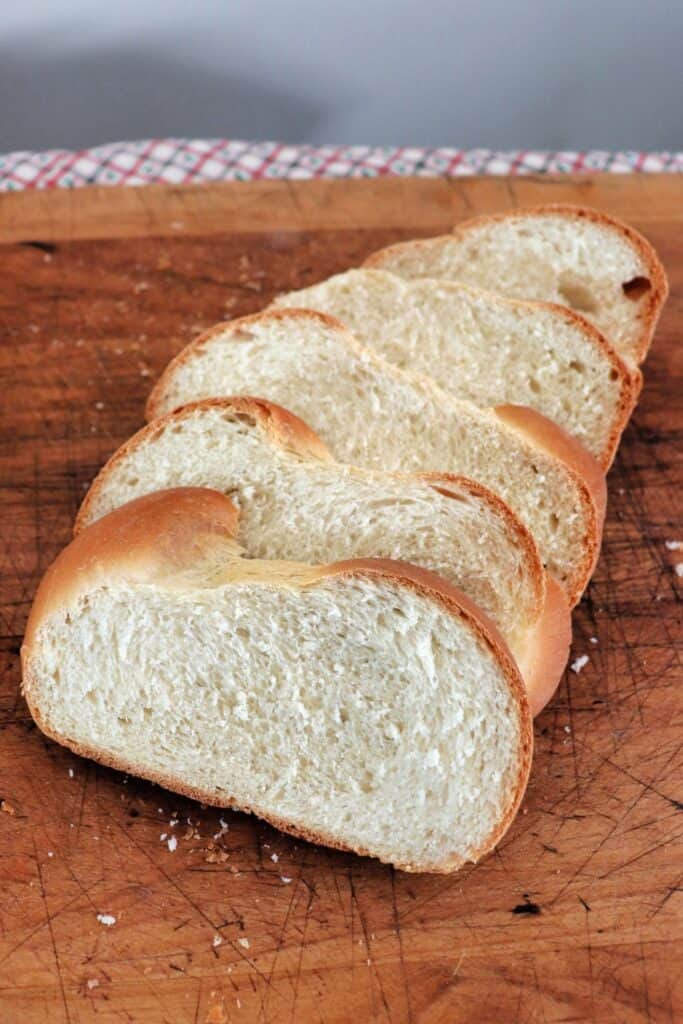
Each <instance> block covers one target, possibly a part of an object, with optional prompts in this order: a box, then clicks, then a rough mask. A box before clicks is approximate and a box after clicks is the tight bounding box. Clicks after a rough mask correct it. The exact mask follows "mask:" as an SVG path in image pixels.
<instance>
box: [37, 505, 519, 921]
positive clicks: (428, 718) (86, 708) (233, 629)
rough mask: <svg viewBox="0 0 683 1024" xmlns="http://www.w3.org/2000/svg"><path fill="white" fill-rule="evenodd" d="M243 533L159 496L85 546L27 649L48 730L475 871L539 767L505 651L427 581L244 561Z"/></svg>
mask: <svg viewBox="0 0 683 1024" xmlns="http://www.w3.org/2000/svg"><path fill="white" fill-rule="evenodd" d="M234 525H235V515H234V510H233V509H232V506H231V505H230V502H229V501H228V500H227V499H226V498H224V497H223V496H222V495H219V494H217V493H215V492H211V491H204V490H181V491H170V492H169V491H167V492H162V493H160V494H159V493H157V494H154V495H151V496H148V497H146V498H142V499H139V500H138V501H137V502H133V503H131V504H129V505H127V506H124V507H123V508H121V509H119V510H117V511H116V512H113V513H111V515H110V516H108V517H106V518H104V519H102V520H100V521H98V522H97V523H95V524H94V525H93V526H91V527H90V528H89V529H87V530H85V531H84V532H83V533H81V534H80V535H79V536H78V537H77V538H76V540H75V541H74V542H73V543H72V544H71V545H70V546H69V548H67V549H66V550H65V551H64V552H63V553H62V555H61V556H60V558H59V559H58V560H57V562H56V563H55V564H54V565H53V566H52V568H51V569H50V570H49V572H48V574H47V575H46V577H45V579H44V581H43V583H42V585H41V587H40V588H39V591H38V595H37V597H36V601H35V604H34V607H33V610H32V613H31V617H30V620H29V625H28V628H27V634H26V638H25V644H24V647H23V649H22V664H23V685H24V691H25V695H26V698H27V701H28V703H29V707H30V709H31V712H32V714H33V716H34V718H35V719H36V721H37V723H38V724H39V726H40V727H41V728H42V729H43V730H44V731H45V732H46V733H47V734H48V735H50V736H52V737H53V738H55V739H57V740H58V741H59V742H62V743H64V744H66V745H67V746H69V747H70V748H71V749H73V750H75V751H76V752H77V753H81V754H85V755H87V756H91V757H94V758H96V759H97V760H99V761H101V762H102V763H104V764H109V765H112V766H114V767H118V768H121V769H123V770H125V771H128V772H131V773H134V774H138V775H141V776H143V777H145V778H149V779H152V780H154V781H157V782H160V783H161V784H163V785H166V786H168V787H169V788H171V789H174V790H176V791H178V792H182V793H186V794H187V795H190V796H193V797H195V798H196V799H199V800H202V801H204V802H205V803H212V804H216V805H220V806H229V805H230V806H235V807H238V808H243V809H248V810H251V811H253V812H254V813H256V814H258V815H260V816H262V817H264V818H266V819H268V820H270V821H271V822H273V823H274V824H276V825H279V826H280V827H282V828H284V829H286V830H289V831H292V832H294V833H297V834H300V835H303V836H304V837H307V838H313V839H314V840H316V841H319V842H323V843H327V844H329V845H332V846H340V847H343V848H349V849H354V850H356V851H358V852H364V853H368V854H371V855H372V856H375V857H379V858H381V859H382V860H384V861H387V862H390V863H392V864H395V865H397V866H400V867H405V868H408V869H410V870H416V871H450V870H454V869H455V868H457V867H458V866H459V865H460V864H461V863H462V862H464V861H467V860H476V859H478V858H479V857H480V856H481V855H482V854H483V853H485V852H486V851H487V850H488V849H490V848H491V847H492V845H493V844H495V842H496V841H497V840H498V839H499V838H500V836H501V835H502V834H503V832H504V831H505V829H506V828H507V826H508V824H509V822H510V821H511V819H512V817H513V815H514V813H515V811H516V808H517V807H518V805H519V802H520V799H521V796H522V794H523V792H524V788H525V785H526V780H527V776H528V771H529V765H530V755H531V719H530V714H529V708H528V705H527V702H526V697H525V695H524V687H523V683H522V680H521V678H520V676H519V673H518V672H517V669H516V667H515V665H514V662H513V661H512V659H511V657H510V655H509V653H508V652H507V649H506V648H505V645H504V643H503V641H502V640H501V638H500V637H499V636H497V635H496V632H495V630H494V629H493V628H492V627H490V626H487V625H486V623H485V622H484V621H483V620H482V619H481V618H480V617H479V615H478V613H477V612H476V610H475V609H474V607H473V606H471V605H470V604H469V602H467V600H466V598H464V597H462V595H458V593H457V591H455V589H454V588H450V587H449V586H448V584H446V583H445V582H444V581H441V580H439V578H438V577H435V576H432V575H431V574H429V573H425V572H424V571H422V570H417V569H414V568H413V567H411V566H406V565H403V564H402V563H396V562H382V561H375V562H373V561H372V560H365V561H363V560H361V561H356V562H351V563H341V564H339V563H338V564H337V565H333V566H326V567H317V568H316V567H310V566H304V565H298V564H292V563H274V562H257V561H253V560H241V559H239V558H237V557H236V553H235V548H234V544H233V542H232V535H233V533H234ZM103 917H104V915H103ZM100 920H102V921H103V923H109V922H108V921H104V920H103V918H100Z"/></svg>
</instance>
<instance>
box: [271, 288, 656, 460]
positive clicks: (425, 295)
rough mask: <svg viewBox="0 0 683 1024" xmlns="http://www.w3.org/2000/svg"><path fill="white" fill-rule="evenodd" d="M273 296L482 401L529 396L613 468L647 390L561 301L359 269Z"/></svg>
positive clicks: (523, 401) (524, 400)
mask: <svg viewBox="0 0 683 1024" xmlns="http://www.w3.org/2000/svg"><path fill="white" fill-rule="evenodd" d="M274 305H275V306H277V307H282V306H287V307H290V308H291V307H299V308H307V309H316V310H319V311H320V312H322V313H329V314H330V315H331V316H334V317H337V318H338V319H339V320H341V321H342V322H343V323H344V325H345V326H346V327H348V328H349V330H350V331H352V332H353V333H354V334H355V336H356V337H357V338H358V340H359V341H360V342H362V343H363V344H364V345H368V346H370V348H373V349H375V350H376V351H377V352H379V354H380V355H382V356H384V358H385V359H388V360H389V361H390V362H392V363H394V364H395V365H396V366H400V367H401V368H402V369H405V370H413V371H415V372H416V373H423V374H427V375H429V376H430V377H432V378H433V379H434V380H435V381H436V382H437V384H439V386H440V387H442V388H444V389H445V390H446V391H450V392H451V394H453V395H455V396H456V397H457V398H465V399H467V400H468V401H470V402H474V404H475V405H480V406H483V407H488V406H492V405H499V404H501V403H503V402H512V403H515V404H518V405H528V406H531V408H532V409H537V410H538V411H539V412H542V413H543V414H544V415H545V416H548V417H549V418H550V419H551V420H554V421H555V422H556V423H559V424H560V426H561V427H564V429H565V430H567V431H569V433H570V434H573V435H574V437H576V438H577V439H578V440H579V441H581V443H582V444H583V445H584V447H586V448H587V449H588V451H589V452H591V453H592V454H593V455H594V456H595V457H596V459H598V461H599V462H600V464H601V465H602V466H603V467H605V468H607V467H608V466H609V465H610V463H611V462H612V459H613V458H614V454H615V452H616V449H617V445H618V444H619V438H620V437H621V433H622V431H623V429H624V426H625V424H626V421H627V420H628V417H629V416H630V414H631V412H632V410H633V407H634V405H635V403H636V400H637V397H638V393H639V391H640V386H641V374H640V371H638V370H633V371H632V370H630V369H629V368H628V367H627V366H626V364H625V363H624V362H623V360H622V359H621V358H620V357H619V356H618V355H617V353H616V352H615V351H614V349H613V348H612V347H611V345H609V343H608V342H607V341H606V340H605V338H604V337H603V335H602V334H601V333H600V331H598V330H597V329H596V328H595V327H593V326H592V325H591V324H589V323H588V322H587V321H586V320H584V319H583V317H580V316H577V315H576V314H575V313H573V312H571V311H570V310H568V309H566V308H564V307H563V306H558V305H556V304H551V303H540V302H518V301H516V300H514V299H508V298H505V297H504V296H501V295H496V294H494V293H493V292H489V291H484V290H482V289H481V288H472V287H470V286H468V285H463V284H460V283H458V282H451V281H439V280H432V279H428V278H425V279H419V280H406V279H404V278H401V277H399V276H398V275H396V274H390V273H387V272H386V271H382V270H373V269H360V270H349V271H347V272H346V273H345V274H337V275H336V276H335V277H331V278H329V279H328V280H327V281H323V282H321V283H320V284H316V285H313V286H312V287H310V288H304V289H302V290H301V291H296V292H290V293H289V294H287V295H282V296H280V297H279V298H278V299H277V300H276V301H275V303H274Z"/></svg>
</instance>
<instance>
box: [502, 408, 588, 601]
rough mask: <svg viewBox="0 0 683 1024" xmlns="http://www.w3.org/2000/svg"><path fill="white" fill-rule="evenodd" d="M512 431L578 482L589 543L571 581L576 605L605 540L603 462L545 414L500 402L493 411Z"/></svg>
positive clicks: (570, 585)
mask: <svg viewBox="0 0 683 1024" xmlns="http://www.w3.org/2000/svg"><path fill="white" fill-rule="evenodd" d="M493 411H494V412H495V414H496V416H498V418H499V419H500V420H501V421H502V422H503V423H505V424H506V425H507V426H508V427H510V428H511V429H512V430H514V431H516V432H517V433H519V434H521V435H522V436H523V437H526V438H528V439H530V440H531V442H532V443H533V444H536V445H537V446H538V447H539V448H541V449H543V450H545V451H546V452H547V453H548V454H549V455H551V456H552V457H553V458H555V459H558V460H559V461H560V462H562V463H563V464H564V465H565V467H566V468H567V470H568V471H569V473H571V475H572V477H573V478H574V480H575V481H576V483H577V487H578V489H579V494H580V497H581V500H582V503H583V509H584V520H585V522H586V530H587V537H586V546H585V552H584V557H583V559H582V562H581V564H580V565H579V566H578V567H577V570H576V572H575V575H574V578H573V579H572V580H571V581H569V582H568V584H567V590H568V596H569V600H570V603H571V604H572V605H575V604H577V603H578V602H579V601H580V599H581V595H582V593H583V591H584V590H585V588H586V586H587V585H588V581H589V579H590V578H591V576H592V574H593V570H594V569H595V563H596V562H597V560H598V555H599V554H600V544H601V542H602V527H603V524H604V521H605V508H606V504H607V484H606V481H605V474H604V473H603V471H602V468H601V466H600V464H599V463H598V462H597V460H596V459H594V458H593V456H592V455H591V454H590V453H589V452H587V451H586V449H585V448H584V447H583V445H581V444H579V442H578V441H577V440H576V439H575V438H573V437H572V436H571V435H570V434H568V433H567V431H566V430H563V429H562V427H559V426H558V425H557V424H556V423H553V421H552V420H549V419H548V418H547V417H546V416H543V415H541V413H539V412H536V410H535V409H529V408H528V407H527V406H524V405H497V406H496V408H495V409H494V410H493Z"/></svg>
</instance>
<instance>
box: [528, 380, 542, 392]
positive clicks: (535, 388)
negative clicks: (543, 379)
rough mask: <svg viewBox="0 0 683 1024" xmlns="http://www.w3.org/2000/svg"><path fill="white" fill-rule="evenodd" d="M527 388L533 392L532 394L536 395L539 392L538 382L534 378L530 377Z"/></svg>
mask: <svg viewBox="0 0 683 1024" xmlns="http://www.w3.org/2000/svg"><path fill="white" fill-rule="evenodd" d="M529 388H530V390H531V391H533V393H534V394H535V395H537V394H538V393H539V392H540V390H541V385H540V384H539V383H538V381H537V380H536V378H535V377H531V378H530V380H529Z"/></svg>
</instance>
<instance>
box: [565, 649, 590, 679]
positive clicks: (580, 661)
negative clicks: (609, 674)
mask: <svg viewBox="0 0 683 1024" xmlns="http://www.w3.org/2000/svg"><path fill="white" fill-rule="evenodd" d="M588 660H589V659H588V655H587V654H582V655H581V656H580V657H579V658H576V660H575V661H573V662H572V663H571V665H570V666H569V667H570V669H571V670H572V672H575V673H576V674H577V676H578V674H579V672H580V671H581V669H583V668H585V667H586V665H587V664H588Z"/></svg>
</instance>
